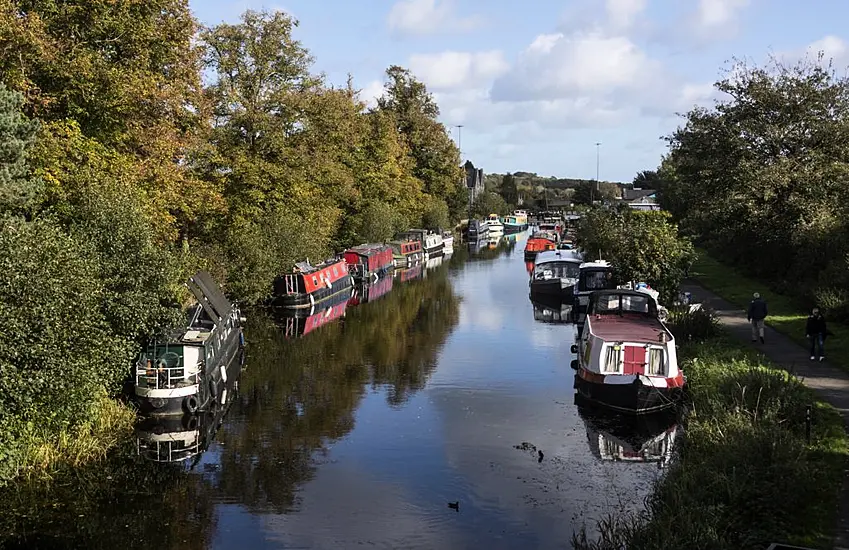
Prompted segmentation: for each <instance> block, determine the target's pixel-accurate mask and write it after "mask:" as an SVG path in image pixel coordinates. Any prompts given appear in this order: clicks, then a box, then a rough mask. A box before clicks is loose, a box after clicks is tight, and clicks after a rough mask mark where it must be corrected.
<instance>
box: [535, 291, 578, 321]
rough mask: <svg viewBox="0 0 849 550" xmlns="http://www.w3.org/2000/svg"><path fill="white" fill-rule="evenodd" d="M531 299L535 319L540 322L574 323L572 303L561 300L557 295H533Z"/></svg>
mask: <svg viewBox="0 0 849 550" xmlns="http://www.w3.org/2000/svg"><path fill="white" fill-rule="evenodd" d="M529 299H530V301H531V304H532V305H533V308H534V320H535V321H539V322H540V323H556V324H570V323H572V321H573V320H572V303H571V302H564V301H562V300H559V299H558V298H557V297H550V296H533V295H529Z"/></svg>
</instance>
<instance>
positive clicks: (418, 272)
mask: <svg viewBox="0 0 849 550" xmlns="http://www.w3.org/2000/svg"><path fill="white" fill-rule="evenodd" d="M422 273H424V265H422V264H416V265H414V266H411V267H408V268H407V269H396V270H395V274H394V275H393V276H394V277H395V278H396V279H398V280H399V281H400V282H402V283H403V282H406V281H412V280H414V279H418V278H420V277H421V276H422Z"/></svg>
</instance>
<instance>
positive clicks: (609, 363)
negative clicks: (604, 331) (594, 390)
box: [602, 346, 619, 372]
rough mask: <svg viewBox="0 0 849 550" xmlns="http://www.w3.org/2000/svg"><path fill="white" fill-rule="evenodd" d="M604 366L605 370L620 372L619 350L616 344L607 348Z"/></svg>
mask: <svg viewBox="0 0 849 550" xmlns="http://www.w3.org/2000/svg"><path fill="white" fill-rule="evenodd" d="M602 368H603V372H619V350H618V349H616V347H615V346H610V347H608V348H607V355H606V356H605V358H604V365H603V367H602Z"/></svg>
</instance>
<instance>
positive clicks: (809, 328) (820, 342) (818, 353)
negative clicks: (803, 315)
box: [805, 307, 828, 361]
mask: <svg viewBox="0 0 849 550" xmlns="http://www.w3.org/2000/svg"><path fill="white" fill-rule="evenodd" d="M805 335H806V336H807V338H808V339H809V340H810V341H811V361H815V360H817V359H819V360H820V361H825V338H826V336H827V335H828V328H827V327H826V324H825V317H823V314H822V313H820V309H819V308H818V307H815V308H814V309H813V310H811V314H810V315H808V323H807V324H806V325H805Z"/></svg>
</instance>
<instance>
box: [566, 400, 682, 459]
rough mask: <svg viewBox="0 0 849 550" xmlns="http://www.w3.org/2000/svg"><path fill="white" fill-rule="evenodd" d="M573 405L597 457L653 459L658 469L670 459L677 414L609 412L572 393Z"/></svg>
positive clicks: (673, 445) (676, 427)
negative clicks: (634, 414)
mask: <svg viewBox="0 0 849 550" xmlns="http://www.w3.org/2000/svg"><path fill="white" fill-rule="evenodd" d="M575 405H576V406H577V409H578V416H580V417H581V420H583V422H584V426H585V427H586V431H587V443H588V444H589V447H590V452H591V453H592V454H593V455H594V456H595V457H596V458H597V459H599V460H604V461H615V462H655V463H657V464H658V467H660V468H663V467H664V466H666V465H668V464H669V461H670V460H671V459H672V453H673V451H674V448H675V439H676V436H677V435H678V422H679V420H678V415H676V414H674V413H670V412H669V411H665V412H660V413H657V414H647V415H640V416H633V415H623V414H616V413H611V412H609V411H607V410H605V409H602V408H600V407H596V406H593V404H592V403H590V402H588V401H587V400H586V399H584V398H583V397H581V395H580V394H575Z"/></svg>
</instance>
